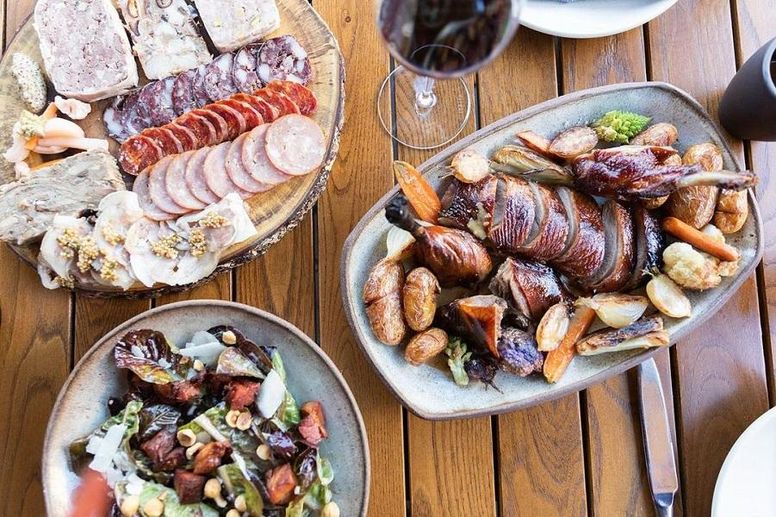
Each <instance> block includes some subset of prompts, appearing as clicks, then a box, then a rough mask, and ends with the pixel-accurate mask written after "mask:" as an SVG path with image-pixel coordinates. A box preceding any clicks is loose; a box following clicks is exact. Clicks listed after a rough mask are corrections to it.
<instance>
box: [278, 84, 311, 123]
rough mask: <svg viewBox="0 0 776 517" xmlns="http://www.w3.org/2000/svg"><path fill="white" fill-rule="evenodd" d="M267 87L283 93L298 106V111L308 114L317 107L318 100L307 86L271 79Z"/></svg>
mask: <svg viewBox="0 0 776 517" xmlns="http://www.w3.org/2000/svg"><path fill="white" fill-rule="evenodd" d="M267 88H269V89H270V90H274V91H276V92H280V93H284V94H285V95H286V96H287V97H289V98H290V99H291V100H292V101H294V103H295V104H296V105H297V106H298V107H299V113H301V114H302V115H310V114H312V113H314V112H315V110H316V109H317V108H318V100H317V99H316V98H315V94H313V92H312V91H310V89H309V88H307V87H305V86H303V85H301V84H299V83H292V82H290V81H272V82H271V83H269V84H268V85H267Z"/></svg>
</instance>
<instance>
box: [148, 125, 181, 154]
mask: <svg viewBox="0 0 776 517" xmlns="http://www.w3.org/2000/svg"><path fill="white" fill-rule="evenodd" d="M143 135H144V136H146V137H148V138H150V139H151V140H153V141H154V142H156V143H157V144H158V145H159V147H160V148H161V149H162V156H169V155H171V154H180V153H182V152H183V150H184V149H183V144H182V143H181V141H180V140H178V138H176V136H175V135H174V134H173V132H172V131H170V130H169V129H167V127H149V128H148V129H146V130H144V131H143Z"/></svg>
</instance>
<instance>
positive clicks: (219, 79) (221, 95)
mask: <svg viewBox="0 0 776 517" xmlns="http://www.w3.org/2000/svg"><path fill="white" fill-rule="evenodd" d="M233 65H234V54H221V55H220V56H218V57H217V58H215V59H214V60H213V62H212V63H210V64H209V65H207V70H206V71H205V83H204V86H205V91H206V92H207V95H208V97H210V100H211V101H213V102H215V101H220V100H221V99H226V98H227V97H230V96H232V95H234V94H235V93H238V90H237V86H235V85H234V80H232V67H233Z"/></svg>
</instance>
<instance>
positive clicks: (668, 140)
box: [630, 122, 679, 146]
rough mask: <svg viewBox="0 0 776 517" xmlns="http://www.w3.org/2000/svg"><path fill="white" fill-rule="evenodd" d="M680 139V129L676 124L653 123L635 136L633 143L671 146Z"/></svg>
mask: <svg viewBox="0 0 776 517" xmlns="http://www.w3.org/2000/svg"><path fill="white" fill-rule="evenodd" d="M678 139H679V131H677V129H676V126H674V125H673V124H669V123H668V122H660V123H658V124H653V125H651V126H649V127H648V128H647V129H645V130H644V131H642V132H641V133H639V134H638V135H636V136H634V137H633V138H632V139H631V141H630V143H631V145H660V146H669V145H674V143H675V142H676V141H677V140H678Z"/></svg>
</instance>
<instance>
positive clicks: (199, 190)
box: [184, 147, 221, 205]
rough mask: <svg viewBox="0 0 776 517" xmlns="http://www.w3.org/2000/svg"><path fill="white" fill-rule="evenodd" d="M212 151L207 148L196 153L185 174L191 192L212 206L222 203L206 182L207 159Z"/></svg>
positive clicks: (190, 160)
mask: <svg viewBox="0 0 776 517" xmlns="http://www.w3.org/2000/svg"><path fill="white" fill-rule="evenodd" d="M210 149H211V148H210V147H205V148H202V149H200V150H198V151H196V152H195V153H194V155H192V157H191V158H189V161H188V162H187V163H186V172H185V174H184V178H185V180H186V186H187V187H188V188H189V191H190V192H191V193H192V194H194V197H196V198H197V199H199V200H200V201H202V202H203V203H205V204H206V205H212V204H213V203H218V202H219V201H221V199H220V198H219V197H218V196H217V195H216V194H215V192H213V191H212V190H210V188H208V186H207V182H206V181H205V158H207V155H208V154H210Z"/></svg>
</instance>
